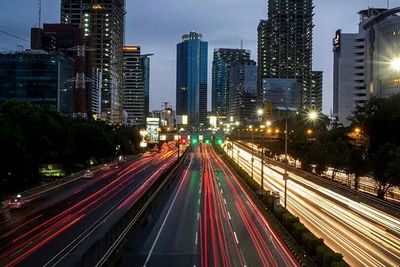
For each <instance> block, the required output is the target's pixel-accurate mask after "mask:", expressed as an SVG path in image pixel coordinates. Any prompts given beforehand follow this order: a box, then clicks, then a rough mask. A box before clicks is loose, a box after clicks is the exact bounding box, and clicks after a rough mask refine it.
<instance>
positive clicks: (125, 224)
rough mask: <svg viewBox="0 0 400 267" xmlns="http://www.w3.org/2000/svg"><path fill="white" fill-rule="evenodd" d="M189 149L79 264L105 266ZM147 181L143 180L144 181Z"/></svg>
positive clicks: (161, 175) (89, 250) (85, 254)
mask: <svg viewBox="0 0 400 267" xmlns="http://www.w3.org/2000/svg"><path fill="white" fill-rule="evenodd" d="M188 150H189V149H187V150H186V151H185V152H184V153H183V154H182V156H181V157H180V158H179V159H178V160H177V161H175V163H173V164H172V165H171V166H169V167H168V168H167V169H165V170H164V171H163V172H162V173H161V174H160V177H159V178H158V179H157V181H156V182H155V183H154V184H153V185H152V186H151V187H150V188H149V189H148V190H147V191H146V193H145V194H144V195H143V197H141V198H140V199H139V200H138V202H136V203H135V205H134V206H133V207H132V208H131V209H129V210H128V211H127V212H126V213H125V214H124V215H123V216H122V217H121V218H120V219H119V220H118V222H116V223H115V224H114V225H113V226H112V227H111V228H110V229H109V230H108V231H107V232H106V233H105V234H104V235H103V236H102V237H101V238H100V239H98V240H97V241H96V242H95V243H94V244H93V245H92V246H91V247H90V248H89V249H88V250H86V252H85V253H84V254H83V256H82V257H81V259H80V261H79V262H78V264H77V266H103V265H104V264H106V263H107V261H108V260H109V259H110V257H111V256H112V255H113V253H114V252H115V251H116V249H117V248H118V247H119V246H120V245H121V242H122V241H123V240H124V238H125V236H126V235H127V234H128V233H129V232H130V231H131V230H132V228H133V227H134V226H135V225H136V224H137V223H138V222H139V221H140V219H141V218H142V217H143V215H144V214H145V212H146V210H147V209H148V208H149V207H150V206H151V204H152V203H153V200H154V199H155V198H156V197H157V196H158V194H159V193H160V191H161V190H162V189H163V188H164V186H165V185H166V184H167V183H168V182H169V180H170V178H171V177H172V176H173V175H174V173H175V172H176V170H177V168H178V167H179V164H180V163H181V162H182V161H183V160H184V159H185V157H186V155H187V152H188ZM145 181H146V180H145ZM145 181H143V183H144V182H145ZM139 186H140V185H139ZM139 186H138V187H139ZM122 201H124V199H122V200H121V202H122Z"/></svg>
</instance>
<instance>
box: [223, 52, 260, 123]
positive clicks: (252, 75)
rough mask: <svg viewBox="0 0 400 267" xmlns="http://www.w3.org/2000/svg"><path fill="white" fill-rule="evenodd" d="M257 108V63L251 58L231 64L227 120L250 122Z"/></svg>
mask: <svg viewBox="0 0 400 267" xmlns="http://www.w3.org/2000/svg"><path fill="white" fill-rule="evenodd" d="M256 110H257V65H256V62H255V61H253V60H246V61H239V62H235V63H233V64H232V66H231V67H230V71H229V98H228V116H229V120H231V118H233V121H235V122H236V121H239V122H240V123H241V125H244V124H246V123H251V122H252V121H253V120H254V118H255V116H256Z"/></svg>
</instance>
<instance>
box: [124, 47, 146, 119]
mask: <svg viewBox="0 0 400 267" xmlns="http://www.w3.org/2000/svg"><path fill="white" fill-rule="evenodd" d="M122 50H123V53H124V90H123V109H124V110H125V111H126V112H127V113H128V118H127V124H128V125H142V124H144V123H145V107H144V105H145V99H144V98H145V95H144V82H143V71H142V63H141V59H140V46H124V47H123V48H122Z"/></svg>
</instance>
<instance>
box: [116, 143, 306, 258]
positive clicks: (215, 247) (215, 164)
mask: <svg viewBox="0 0 400 267" xmlns="http://www.w3.org/2000/svg"><path fill="white" fill-rule="evenodd" d="M177 175H178V179H177V181H176V182H175V186H174V187H173V189H171V190H170V193H169V195H168V196H166V197H164V198H162V200H161V201H160V202H161V205H160V206H161V207H160V208H159V212H156V211H155V213H154V214H153V216H152V217H153V218H155V219H154V220H153V222H150V223H149V225H148V226H147V227H145V229H143V230H142V231H141V232H140V233H138V234H135V235H134V236H133V238H132V239H131V240H130V241H129V244H128V246H127V247H126V248H125V251H124V253H123V256H122V259H121V261H120V266H299V264H298V262H297V261H296V259H295V258H294V256H293V255H292V253H291V252H290V251H289V249H288V248H287V246H286V245H285V244H284V242H283V241H282V240H281V238H280V237H279V236H278V234H277V233H276V232H275V230H274V229H273V228H272V227H271V225H270V224H269V223H268V221H267V220H266V219H265V218H264V216H263V214H262V212H261V211H260V210H259V208H258V207H257V206H256V205H255V204H254V202H253V200H252V198H251V197H250V196H249V195H248V193H247V192H246V190H245V189H244V188H243V187H242V185H241V184H240V182H239V180H238V177H236V175H235V174H234V173H233V172H232V171H231V170H230V169H229V168H228V167H227V166H226V165H225V163H224V162H223V161H222V160H221V159H220V158H219V156H218V155H217V154H216V153H215V152H214V150H213V149H212V146H211V145H206V144H199V145H198V146H194V147H193V148H192V150H191V151H189V153H188V154H187V158H186V160H185V161H184V162H183V164H182V165H181V167H180V169H179V170H178V172H177Z"/></svg>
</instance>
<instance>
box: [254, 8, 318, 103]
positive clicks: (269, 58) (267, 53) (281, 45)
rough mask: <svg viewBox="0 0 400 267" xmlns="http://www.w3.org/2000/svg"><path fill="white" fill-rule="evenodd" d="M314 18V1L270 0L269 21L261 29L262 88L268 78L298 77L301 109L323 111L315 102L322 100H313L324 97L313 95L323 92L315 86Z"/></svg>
mask: <svg viewBox="0 0 400 267" xmlns="http://www.w3.org/2000/svg"><path fill="white" fill-rule="evenodd" d="M312 19H313V3H312V0H303V1H292V0H269V1H268V20H267V21H261V22H260V24H259V27H258V36H259V38H258V50H259V55H258V58H259V66H260V67H259V79H260V80H259V86H260V85H261V84H262V79H266V78H295V79H297V81H298V83H299V84H300V87H301V101H300V103H301V108H304V109H307V108H316V109H319V110H320V109H321V108H322V107H321V106H318V107H315V106H314V105H313V102H315V103H320V102H322V101H320V100H313V101H312V96H315V95H317V96H319V95H321V96H322V94H321V93H314V92H312V90H322V88H318V87H316V86H312V76H313V74H312V32H313V21H312ZM321 74H322V73H320V74H318V75H321ZM319 77H321V76H318V78H319ZM259 90H260V88H259ZM260 95H261V94H260Z"/></svg>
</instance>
